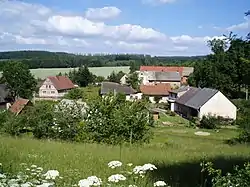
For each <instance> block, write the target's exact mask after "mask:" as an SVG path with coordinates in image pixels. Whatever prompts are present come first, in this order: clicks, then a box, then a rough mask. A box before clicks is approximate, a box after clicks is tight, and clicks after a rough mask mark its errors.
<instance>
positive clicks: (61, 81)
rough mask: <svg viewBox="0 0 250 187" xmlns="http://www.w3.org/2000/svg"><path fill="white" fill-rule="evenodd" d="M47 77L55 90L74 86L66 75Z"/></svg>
mask: <svg viewBox="0 0 250 187" xmlns="http://www.w3.org/2000/svg"><path fill="white" fill-rule="evenodd" d="M48 79H49V80H50V81H51V82H52V84H53V85H54V86H55V88H56V89H57V90H67V89H72V88H75V85H74V84H73V83H72V81H71V80H70V79H69V78H68V77H66V76H50V77H48Z"/></svg>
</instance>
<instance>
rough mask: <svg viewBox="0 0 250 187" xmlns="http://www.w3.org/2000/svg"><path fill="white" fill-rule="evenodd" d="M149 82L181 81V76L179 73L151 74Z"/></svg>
mask: <svg viewBox="0 0 250 187" xmlns="http://www.w3.org/2000/svg"><path fill="white" fill-rule="evenodd" d="M149 80H151V81H181V75H180V73H179V72H155V71H154V72H153V74H152V76H151V77H149Z"/></svg>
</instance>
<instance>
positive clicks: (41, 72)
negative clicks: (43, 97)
mask: <svg viewBox="0 0 250 187" xmlns="http://www.w3.org/2000/svg"><path fill="white" fill-rule="evenodd" d="M70 70H73V68H45V69H42V68H39V69H31V70H30V71H31V73H32V74H33V75H34V76H35V77H36V78H41V79H44V78H46V77H48V76H55V75H57V74H58V73H60V72H61V73H62V74H64V73H68V72H69V71H70ZM89 70H90V72H91V73H93V74H95V75H97V76H103V77H107V76H108V75H110V73H111V72H112V71H115V72H119V71H123V72H124V73H129V66H119V67H89ZM0 73H1V72H0Z"/></svg>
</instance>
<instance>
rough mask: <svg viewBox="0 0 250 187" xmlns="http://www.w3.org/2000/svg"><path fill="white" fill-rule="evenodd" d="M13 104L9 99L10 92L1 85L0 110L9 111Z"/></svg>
mask: <svg viewBox="0 0 250 187" xmlns="http://www.w3.org/2000/svg"><path fill="white" fill-rule="evenodd" d="M10 102H12V99H11V98H10V97H9V90H8V88H7V86H6V85H5V84H0V109H8V106H9V105H10Z"/></svg>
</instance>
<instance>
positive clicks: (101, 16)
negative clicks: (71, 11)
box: [85, 6, 121, 20]
mask: <svg viewBox="0 0 250 187" xmlns="http://www.w3.org/2000/svg"><path fill="white" fill-rule="evenodd" d="M120 13H121V10H120V9H119V8H117V7H114V6H110V7H103V8H88V10H87V11H86V13H85V17H86V18H87V19H90V20H107V19H112V18H115V17H117V16H119V14H120Z"/></svg>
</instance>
